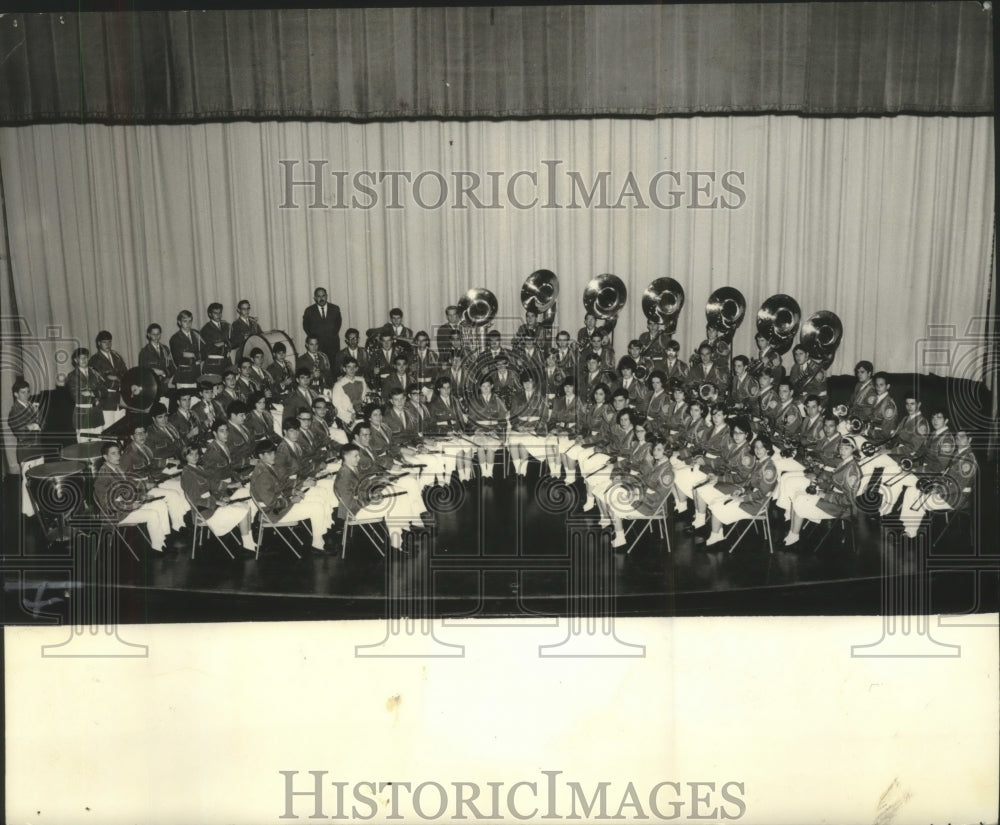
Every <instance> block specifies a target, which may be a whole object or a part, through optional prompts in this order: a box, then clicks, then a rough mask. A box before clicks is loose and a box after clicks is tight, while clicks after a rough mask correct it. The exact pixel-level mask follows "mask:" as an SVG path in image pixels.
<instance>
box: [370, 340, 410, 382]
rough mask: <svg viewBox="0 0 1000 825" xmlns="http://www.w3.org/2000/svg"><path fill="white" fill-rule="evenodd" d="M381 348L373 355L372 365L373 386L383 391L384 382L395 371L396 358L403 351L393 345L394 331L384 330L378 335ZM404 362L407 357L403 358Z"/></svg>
mask: <svg viewBox="0 0 1000 825" xmlns="http://www.w3.org/2000/svg"><path fill="white" fill-rule="evenodd" d="M378 340H379V347H378V349H376V350H375V352H374V353H373V354H372V357H371V361H370V362H369V364H370V369H371V376H372V384H373V386H374V387H375V388H376V389H379V390H382V389H383V386H382V384H383V382H384V381H386V380H388V378H389V376H390V375H392V373H393V372H394V370H395V367H394V364H395V363H396V356H398V355H401V354H402V353H401V351H400V350H399V349H398V348H397V347H396V346H395V345H394V344H393V338H392V330H391V329H387V328H384V329H382V330H381V331H380V332H379V334H378ZM403 360H404V362H405V361H406V356H405V355H404V356H403Z"/></svg>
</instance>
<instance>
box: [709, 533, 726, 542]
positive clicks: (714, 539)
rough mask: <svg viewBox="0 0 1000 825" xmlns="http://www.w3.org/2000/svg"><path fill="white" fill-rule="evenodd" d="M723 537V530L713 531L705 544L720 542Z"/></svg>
mask: <svg viewBox="0 0 1000 825" xmlns="http://www.w3.org/2000/svg"><path fill="white" fill-rule="evenodd" d="M723 538H724V536H723V535H722V531H719V532H718V533H712V534H711V535H710V536H709V537H708V539H707V540H706V542H705V544H718V543H719V542H720V541H722V539H723Z"/></svg>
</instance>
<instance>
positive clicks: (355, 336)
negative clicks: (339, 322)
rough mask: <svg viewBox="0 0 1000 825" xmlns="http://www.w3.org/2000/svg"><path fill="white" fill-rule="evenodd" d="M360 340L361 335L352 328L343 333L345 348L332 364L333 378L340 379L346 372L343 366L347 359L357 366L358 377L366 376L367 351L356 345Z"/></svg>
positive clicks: (367, 366)
mask: <svg viewBox="0 0 1000 825" xmlns="http://www.w3.org/2000/svg"><path fill="white" fill-rule="evenodd" d="M360 340H361V333H360V332H358V331H357V330H356V329H354V327H351V328H350V329H349V330H347V332H346V333H344V343H345V344H346V346H345V347H344V348H343V349H342V350H341V351H340V352H338V353H337V357H336V359H335V360H334V362H333V374H334V377H336V378H340V377H341V376H342V375H343V374H344V373H345V372H347V370H346V369H345V367H344V364H345V363H346V361H347V359H348V358H353V359H354V361H355V363H356V364H357V365H358V374H359V375H367V374H368V370H369V365H368V350H366V349H365V348H364V347H362V346H361V345H360V344H359V343H358V342H359V341H360Z"/></svg>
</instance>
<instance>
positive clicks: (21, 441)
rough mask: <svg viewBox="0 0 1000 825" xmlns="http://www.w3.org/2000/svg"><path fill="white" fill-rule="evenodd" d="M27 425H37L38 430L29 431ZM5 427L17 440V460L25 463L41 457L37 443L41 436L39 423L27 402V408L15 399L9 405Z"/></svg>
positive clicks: (35, 413) (36, 414) (33, 410)
mask: <svg viewBox="0 0 1000 825" xmlns="http://www.w3.org/2000/svg"><path fill="white" fill-rule="evenodd" d="M29 424H37V425H38V427H39V429H37V430H29V429H28V425H29ZM7 426H8V427H10V431H11V432H12V433H13V434H14V438H15V439H17V460H18V461H19V462H20V461H27V460H29V459H31V458H36V457H37V456H39V455H41V454H42V452H43V450H41V449H39V447H38V442H39V440H40V436H41V421H40V420H39V419H38V413H37V412H35V408H34V407H33V406H32V405H31V403H30V402H29V403H28V404H27V406H25V405H24V404H22V403H21V402H20V401H17V400H16V399H15V401H14V403H13V404H12V405H11V408H10V413H9V414H8V415H7Z"/></svg>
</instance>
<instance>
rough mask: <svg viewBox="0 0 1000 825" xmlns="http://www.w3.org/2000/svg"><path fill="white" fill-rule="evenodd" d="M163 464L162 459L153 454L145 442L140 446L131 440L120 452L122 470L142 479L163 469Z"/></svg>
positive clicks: (146, 478) (164, 462) (148, 477)
mask: <svg viewBox="0 0 1000 825" xmlns="http://www.w3.org/2000/svg"><path fill="white" fill-rule="evenodd" d="M165 464H166V461H165V460H164V459H161V458H156V457H155V456H154V455H153V451H152V450H151V449H149V445H147V444H144V445H142V446H141V447H140V446H139V445H138V444H136V443H135V442H134V441H132V442H130V443H129V445H128V446H127V447H126V448H125V450H124V451H123V452H122V462H121V468H122V470H123V471H124V472H126V473H129V474H130V475H134V476H136V477H137V478H141V479H143V480H148V479H150V478H151V477H152V476H153V475H154V474H155V473H156V472H157V471H158V470H161V469H163V467H164V465H165Z"/></svg>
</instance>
